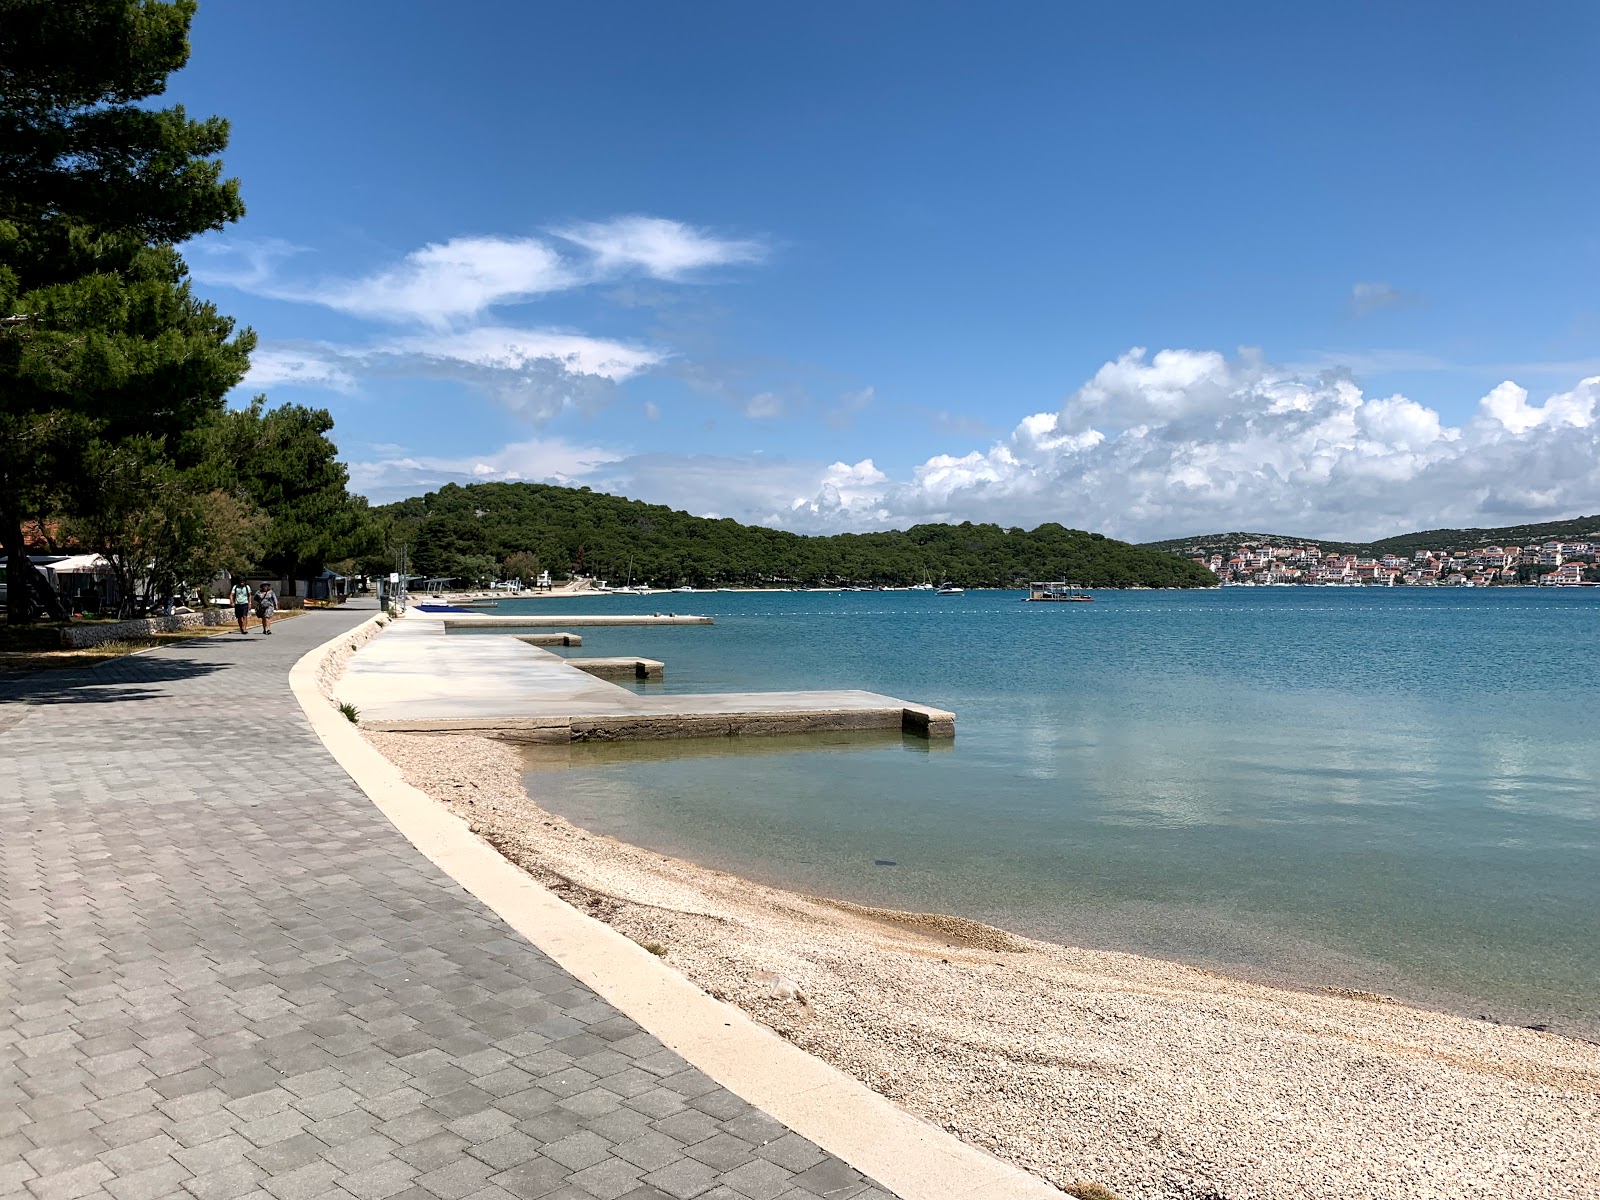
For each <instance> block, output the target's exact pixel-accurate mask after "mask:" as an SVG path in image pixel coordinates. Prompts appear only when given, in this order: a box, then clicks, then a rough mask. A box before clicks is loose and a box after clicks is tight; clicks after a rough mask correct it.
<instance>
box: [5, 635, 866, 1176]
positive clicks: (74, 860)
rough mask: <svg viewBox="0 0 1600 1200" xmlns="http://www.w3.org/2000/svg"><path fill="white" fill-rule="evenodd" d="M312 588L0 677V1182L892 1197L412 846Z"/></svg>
mask: <svg viewBox="0 0 1600 1200" xmlns="http://www.w3.org/2000/svg"><path fill="white" fill-rule="evenodd" d="M367 615H370V614H369V613H362V612H350V611H334V612H326V613H322V612H313V613H306V614H305V615H303V616H298V617H295V618H294V619H292V620H285V621H283V622H281V623H280V624H278V625H277V626H276V627H275V628H274V631H273V634H272V636H271V637H263V636H261V635H260V634H259V633H257V632H252V633H251V635H250V636H249V638H248V639H246V638H242V637H239V636H238V635H237V634H232V635H224V636H221V637H213V638H206V639H201V640H196V641H193V642H187V643H183V644H181V645H176V646H170V647H164V648H162V649H160V650H157V651H154V652H151V653H146V654H140V655H134V656H131V657H128V658H124V659H119V660H116V661H114V662H111V663H108V664H106V665H104V666H102V667H99V668H97V669H93V670H73V671H52V672H46V673H40V674H33V675H26V676H17V677H9V678H4V679H3V680H0V1196H4V1197H7V1198H8V1200H9V1198H10V1197H17V1200H27V1197H29V1196H32V1197H35V1198H37V1200H73V1198H75V1197H80V1196H95V1197H103V1196H112V1197H115V1200H153V1198H155V1197H163V1196H175V1197H184V1198H185V1200H187V1198H188V1197H191V1196H192V1197H194V1198H195V1200H231V1198H233V1197H251V1198H264V1197H268V1196H270V1197H274V1198H276V1200H311V1198H313V1197H318V1196H329V1197H342V1196H353V1197H358V1198H359V1200H385V1198H388V1197H399V1198H401V1200H507V1198H509V1197H521V1198H524V1200H534V1198H536V1197H546V1198H548V1200H618V1198H619V1197H626V1198H627V1200H667V1198H668V1197H671V1198H673V1200H687V1198H689V1197H696V1196H698V1197H705V1198H708V1200H776V1198H779V1197H784V1198H787V1200H813V1198H814V1197H830V1198H832V1200H888V1193H887V1192H886V1191H885V1190H882V1189H880V1188H878V1187H876V1186H874V1185H873V1184H872V1183H871V1182H870V1181H868V1180H865V1179H863V1178H862V1177H861V1176H860V1175H859V1174H858V1173H857V1172H856V1171H854V1170H853V1169H852V1168H850V1167H849V1166H847V1165H846V1164H844V1163H843V1162H841V1161H839V1160H838V1159H836V1158H834V1157H832V1156H830V1155H827V1154H824V1153H823V1152H822V1151H820V1150H818V1149H817V1147H816V1146H814V1145H812V1144H811V1143H810V1142H808V1141H806V1140H805V1139H804V1138H801V1137H799V1136H797V1135H796V1134H794V1133H792V1132H790V1131H789V1130H788V1129H786V1128H785V1127H784V1126H783V1125H781V1124H780V1123H779V1122H777V1121H775V1120H773V1119H772V1118H771V1117H768V1116H766V1115H765V1114H764V1113H762V1112H760V1111H758V1110H756V1109H754V1108H752V1107H751V1106H750V1105H749V1104H747V1103H745V1102H744V1101H743V1100H741V1099H740V1098H739V1097H737V1096H735V1095H733V1094H731V1093H730V1092H728V1091H727V1090H725V1089H724V1088H722V1087H720V1086H719V1085H717V1084H716V1083H714V1082H713V1081H712V1080H711V1079H709V1078H708V1077H707V1076H705V1075H704V1074H702V1073H701V1072H699V1071H697V1070H695V1069H694V1068H692V1067H690V1066H689V1065H688V1064H687V1063H685V1062H684V1060H683V1059H681V1058H679V1057H678V1056H677V1055H676V1054H674V1053H672V1052H671V1051H669V1050H667V1049H665V1048H664V1047H663V1046H662V1044H661V1043H660V1042H659V1041H657V1040H656V1039H655V1038H653V1037H651V1036H650V1035H649V1034H648V1033H645V1032H644V1031H643V1030H641V1029H640V1028H639V1026H638V1025H636V1024H634V1022H633V1021H631V1020H630V1019H628V1018H627V1017H625V1016H623V1015H622V1014H620V1013H619V1012H618V1011H617V1010H616V1009H614V1008H612V1007H610V1006H609V1005H608V1004H606V1003H605V1002H604V1001H603V1000H601V999H600V998H599V997H597V996H596V995H595V994H594V993H593V992H591V991H590V990H589V989H588V988H586V987H585V986H583V985H582V984H581V983H579V982H578V981H577V980H576V979H574V978H573V977H572V976H571V975H569V974H567V973H566V972H565V971H563V970H562V969H561V968H560V967H559V966H557V965H556V964H555V963H554V962H552V961H551V960H550V959H549V958H547V957H546V956H545V955H544V954H543V953H541V952H540V951H539V950H537V949H536V948H534V947H533V946H532V945H531V944H529V943H528V942H527V941H525V940H523V939H522V938H521V937H520V936H518V935H517V934H516V933H515V932H514V931H512V930H511V929H509V928H508V927H507V926H505V925H504V924H502V923H501V922H500V920H499V919H498V918H496V917H495V916H494V914H493V913H491V912H489V911H488V910H487V909H485V908H484V907H483V906H482V905H480V904H479V903H478V902H477V901H476V900H475V899H473V898H472V897H471V896H469V895H468V894H467V893H466V892H464V891H463V890H462V889H461V888H460V887H458V886H457V885H456V884H455V883H454V882H453V881H452V880H450V879H449V878H447V877H446V876H444V875H443V874H441V873H440V872H439V871H438V870H437V869H436V868H435V867H434V866H433V865H432V864H431V863H429V862H428V861H427V860H426V859H424V858H423V857H422V856H421V855H420V854H418V853H417V852H416V851H415V850H414V849H413V848H412V847H411V845H410V843H409V842H407V841H406V840H405V839H404V838H403V837H402V836H401V835H400V834H399V833H398V832H397V831H396V830H395V829H394V828H393V827H392V826H391V825H390V824H389V823H388V822H387V821H386V820H385V819H384V818H383V816H382V815H381V814H380V813H379V812H378V811H377V810H376V809H375V808H373V807H372V805H371V804H370V803H369V802H368V801H367V800H366V798H365V797H363V796H362V795H361V793H360V792H359V791H357V790H356V788H355V786H354V785H353V784H352V783H351V782H350V780H349V778H348V777H347V776H346V775H345V774H344V772H343V771H342V770H341V769H340V768H339V767H338V765H337V764H336V763H335V762H334V761H333V759H332V758H331V757H330V756H329V755H328V753H327V752H326V751H325V750H324V749H323V747H322V745H321V743H320V742H319V741H318V740H317V739H316V736H315V735H314V734H313V733H312V732H311V729H310V726H309V725H308V724H307V722H306V720H305V718H304V716H303V715H302V714H301V712H300V710H299V707H298V706H297V705H296V703H295V701H294V698H293V697H292V695H291V694H290V691H289V686H288V670H289V667H290V665H291V664H292V663H293V662H294V661H295V659H296V658H298V657H299V656H300V655H301V654H302V653H304V652H305V651H306V650H308V649H310V648H311V647H312V646H314V645H316V644H318V643H320V642H322V641H325V640H327V639H328V638H329V637H331V636H333V635H335V634H337V633H339V632H341V631H343V630H344V629H347V628H350V627H353V626H354V625H355V624H356V623H358V622H359V621H360V620H361V619H363V618H364V617H365V616H367Z"/></svg>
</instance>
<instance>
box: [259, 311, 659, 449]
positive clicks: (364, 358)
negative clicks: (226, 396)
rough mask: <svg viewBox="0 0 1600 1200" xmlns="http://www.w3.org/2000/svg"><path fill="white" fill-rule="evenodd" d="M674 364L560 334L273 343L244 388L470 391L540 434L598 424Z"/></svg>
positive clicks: (472, 333) (442, 333) (642, 351)
mask: <svg viewBox="0 0 1600 1200" xmlns="http://www.w3.org/2000/svg"><path fill="white" fill-rule="evenodd" d="M665 357H666V354H665V352H664V351H661V350H657V349H655V348H652V347H649V346H640V345H635V344H631V343H627V342H620V341H614V340H611V339H607V338H594V337H588V336H586V335H584V334H580V333H569V332H566V331H563V330H553V329H516V328H512V327H507V326H484V327H480V328H477V329H466V330H461V331H449V330H438V331H433V332H429V333H422V334H408V335H402V336H396V337H390V338H386V339H380V340H378V341H375V342H373V343H371V344H368V345H365V346H337V345H331V344H327V343H319V344H317V345H315V346H309V347H308V346H304V345H300V344H295V343H267V344H265V345H263V346H261V347H259V348H258V349H257V350H256V352H255V354H254V355H253V356H252V360H251V369H250V373H249V375H247V376H246V377H245V383H244V386H246V387H253V388H266V387H273V386H276V387H314V388H326V389H332V390H335V391H341V392H352V391H357V390H359V389H360V387H361V385H362V383H363V381H371V382H381V381H383V380H386V379H392V378H395V377H411V378H417V377H422V378H428V379H445V380H451V381H454V382H457V383H463V384H466V385H468V386H469V387H472V388H475V389H476V390H478V391H481V392H483V393H484V394H486V395H488V396H489V397H491V398H492V399H494V400H495V401H496V402H497V403H498V404H500V405H501V407H503V408H505V409H506V410H507V411H509V412H511V413H514V414H516V415H517V416H519V417H521V418H522V419H524V420H526V421H528V422H529V423H531V424H533V425H536V426H538V425H544V424H547V423H548V422H549V421H551V420H554V419H555V418H556V417H558V416H560V415H561V414H562V413H565V412H580V413H585V414H592V413H595V412H597V411H599V410H600V409H601V408H604V407H605V406H606V405H607V404H609V403H610V402H611V400H612V399H613V397H614V395H615V393H616V386H617V384H619V383H621V382H622V381H623V380H625V379H628V378H631V377H632V376H634V375H636V374H638V373H639V372H641V371H643V370H646V369H648V368H650V367H652V366H654V365H655V364H656V363H659V362H661V361H663V359H664V358H665Z"/></svg>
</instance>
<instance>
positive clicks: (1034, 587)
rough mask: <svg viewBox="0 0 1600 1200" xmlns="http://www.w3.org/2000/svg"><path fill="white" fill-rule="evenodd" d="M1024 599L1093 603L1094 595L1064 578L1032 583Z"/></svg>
mask: <svg viewBox="0 0 1600 1200" xmlns="http://www.w3.org/2000/svg"><path fill="white" fill-rule="evenodd" d="M1023 599H1024V600H1048V601H1053V602H1057V603H1067V604H1092V603H1094V597H1093V596H1091V595H1089V593H1088V592H1086V591H1084V590H1083V589H1082V588H1080V587H1075V586H1073V585H1072V584H1069V583H1066V582H1064V581H1062V580H1055V581H1053V582H1050V583H1030V584H1029V585H1028V594H1027V595H1026V596H1024V597H1023Z"/></svg>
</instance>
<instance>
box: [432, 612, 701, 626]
mask: <svg viewBox="0 0 1600 1200" xmlns="http://www.w3.org/2000/svg"><path fill="white" fill-rule="evenodd" d="M431 619H437V620H439V621H440V622H441V623H442V624H443V625H444V627H445V628H446V629H456V630H471V629H563V628H566V627H567V626H572V627H573V628H578V627H580V626H584V625H589V626H602V625H604V626H612V625H715V624H716V622H715V621H713V620H712V619H711V618H710V617H686V616H679V615H678V614H677V613H660V614H655V615H651V614H640V615H638V616H632V617H618V616H609V617H608V616H602V615H600V614H598V613H594V614H591V613H583V614H579V615H578V616H572V615H568V616H544V615H542V614H541V615H534V614H531V613H530V614H528V615H525V616H520V617H500V616H494V617H490V616H479V615H478V614H477V613H451V614H449V615H448V616H446V615H443V614H439V615H438V616H437V617H436V616H435V614H433V613H418V612H415V611H413V612H410V613H407V614H406V620H407V621H428V620H431Z"/></svg>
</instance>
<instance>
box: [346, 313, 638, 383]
mask: <svg viewBox="0 0 1600 1200" xmlns="http://www.w3.org/2000/svg"><path fill="white" fill-rule="evenodd" d="M364 353H365V354H367V355H369V356H370V355H395V356H400V357H407V356H412V355H415V356H419V357H422V358H430V359H437V360H441V361H448V362H459V363H467V364H470V365H472V366H477V367H488V368H491V369H494V370H498V371H522V370H525V369H526V368H528V367H529V366H530V365H532V364H536V363H554V364H556V365H558V366H560V367H561V369H562V370H564V371H567V372H569V373H570V374H573V375H595V376H599V377H600V378H602V379H609V380H611V381H612V382H618V381H620V380H623V379H627V378H628V377H629V376H631V375H637V374H638V373H639V372H640V371H642V370H644V369H645V368H646V367H651V366H654V365H655V364H656V363H659V362H661V361H662V359H663V358H665V357H666V356H665V354H664V353H663V352H662V351H659V350H654V349H651V348H650V347H647V346H636V345H630V344H628V343H626V342H618V341H612V340H610V339H607V338H594V337H589V336H587V335H586V334H581V333H567V332H565V331H562V330H555V329H516V328H513V327H510V326H505V325H483V326H479V327H478V328H476V329H468V330H463V331H461V332H459V333H426V334H418V335H413V336H406V337H399V338H391V339H389V340H387V341H384V342H380V343H378V344H377V345H376V346H374V347H373V348H372V349H370V350H368V351H365V352H364Z"/></svg>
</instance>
